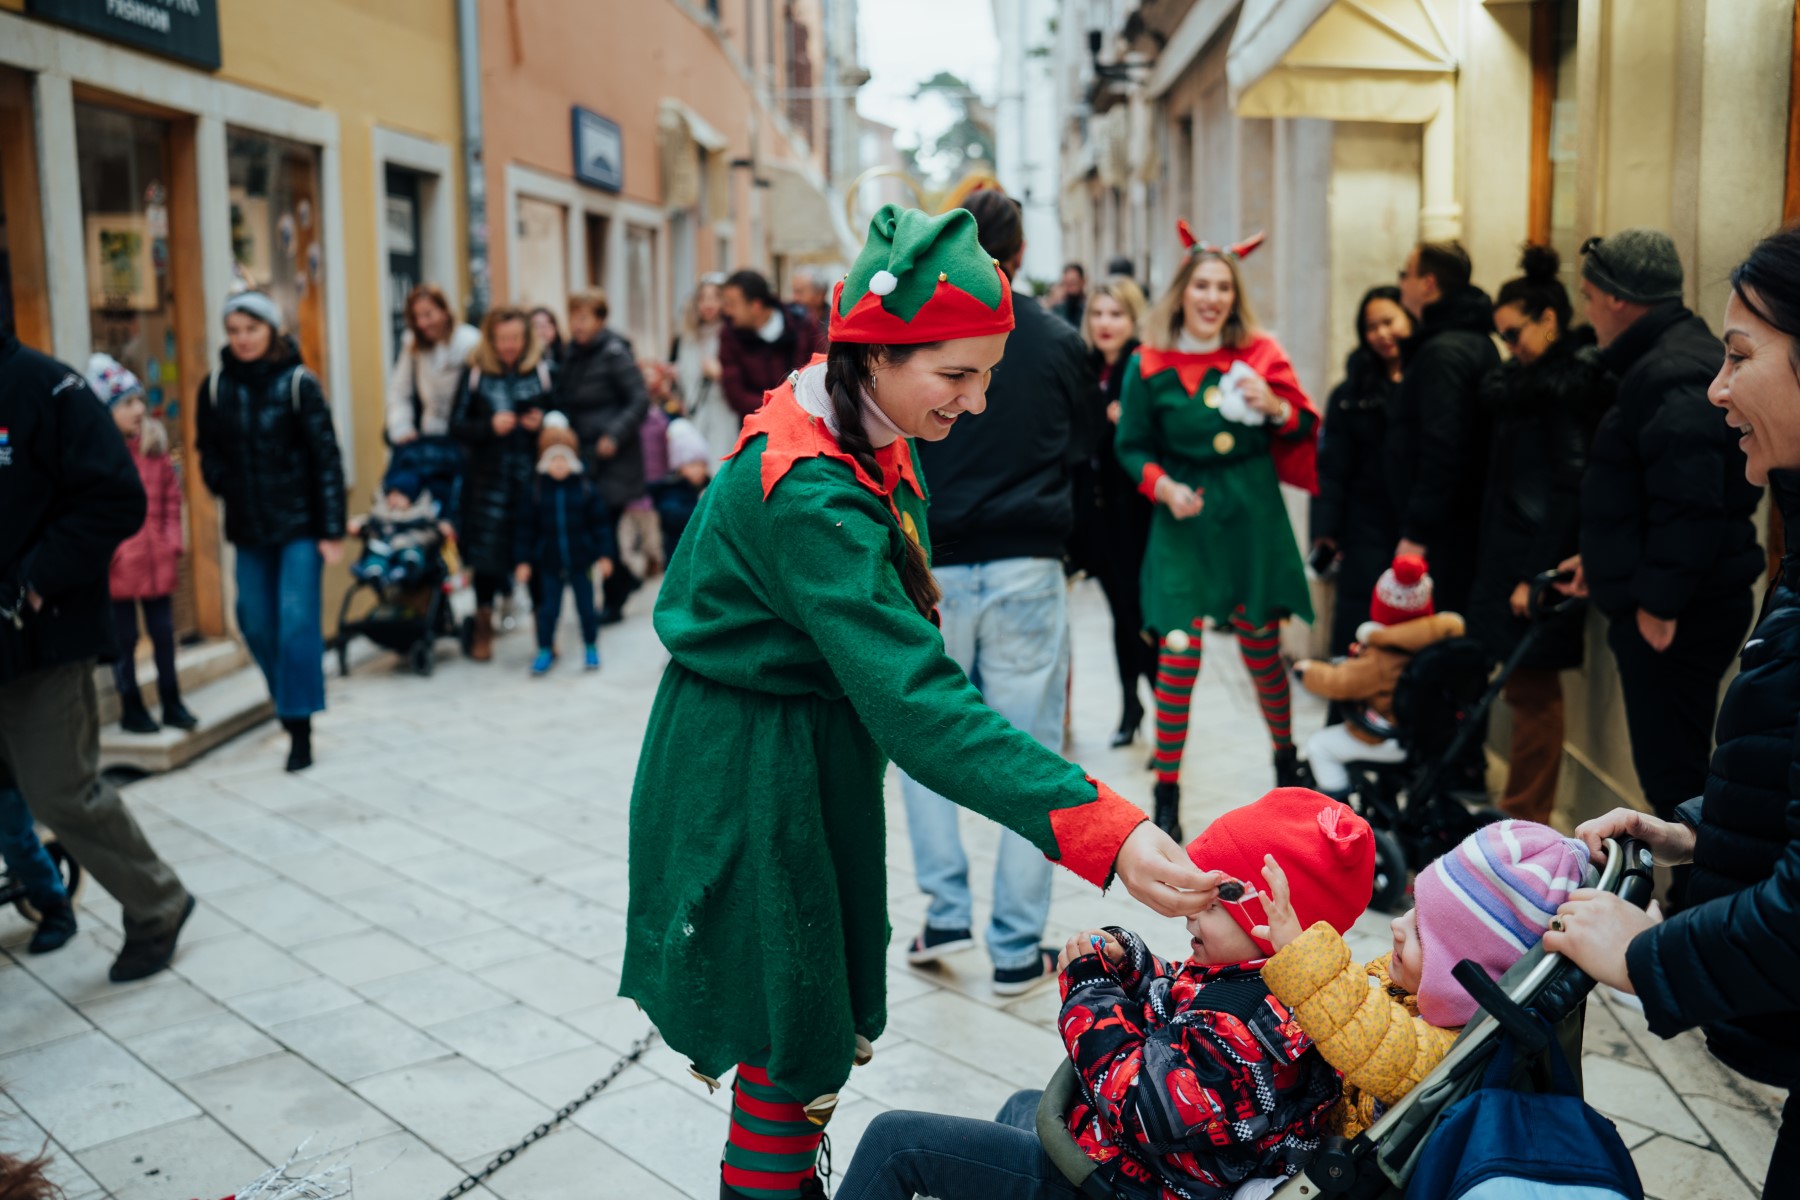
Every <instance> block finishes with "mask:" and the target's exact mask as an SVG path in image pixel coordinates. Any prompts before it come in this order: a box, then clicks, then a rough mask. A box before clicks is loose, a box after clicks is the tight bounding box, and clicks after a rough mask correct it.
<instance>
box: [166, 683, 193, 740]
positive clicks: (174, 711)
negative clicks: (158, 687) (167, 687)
mask: <svg viewBox="0 0 1800 1200" xmlns="http://www.w3.org/2000/svg"><path fill="white" fill-rule="evenodd" d="M162 723H163V724H164V725H167V726H168V727H169V728H171V729H180V730H182V731H184V732H186V731H191V730H194V729H198V728H199V727H200V718H199V717H196V716H195V715H194V714H193V713H191V712H189V711H188V707H187V705H185V704H183V703H182V702H181V696H180V695H179V694H177V693H174V692H170V693H168V694H167V695H165V696H163V698H162Z"/></svg>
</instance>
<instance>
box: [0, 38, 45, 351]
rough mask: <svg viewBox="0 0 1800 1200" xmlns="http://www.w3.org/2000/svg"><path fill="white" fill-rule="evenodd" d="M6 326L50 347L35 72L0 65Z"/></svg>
mask: <svg viewBox="0 0 1800 1200" xmlns="http://www.w3.org/2000/svg"><path fill="white" fill-rule="evenodd" d="M7 329H10V330H12V331H13V332H14V333H16V334H17V335H18V338H19V340H20V341H21V342H23V343H25V344H26V345H27V346H30V347H32V348H34V349H37V350H42V351H45V352H46V353H48V352H49V351H50V350H51V349H52V346H51V343H50V288H49V279H48V276H47V275H46V273H45V265H44V225H43V221H42V220H41V219H40V213H39V201H38V176H37V130H36V119H35V116H34V114H33V111H32V99H31V77H30V76H29V75H27V74H25V73H24V72H23V71H13V70H8V69H6V68H3V67H0V330H7Z"/></svg>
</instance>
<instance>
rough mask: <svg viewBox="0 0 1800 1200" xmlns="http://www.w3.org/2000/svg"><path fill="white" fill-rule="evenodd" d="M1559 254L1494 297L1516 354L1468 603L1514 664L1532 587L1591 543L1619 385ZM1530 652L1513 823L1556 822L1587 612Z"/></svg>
mask: <svg viewBox="0 0 1800 1200" xmlns="http://www.w3.org/2000/svg"><path fill="white" fill-rule="evenodd" d="M1558 265H1559V263H1558V261H1557V256H1556V251H1554V250H1552V249H1550V248H1548V247H1546V246H1527V247H1526V248H1525V254H1524V258H1523V260H1522V261H1521V263H1520V266H1521V267H1522V268H1523V269H1524V272H1525V273H1524V274H1523V275H1521V276H1519V277H1518V278H1516V279H1511V280H1508V281H1507V282H1506V283H1505V284H1504V285H1502V286H1501V288H1500V291H1499V294H1498V295H1497V296H1495V298H1494V329H1495V331H1496V332H1498V333H1499V335H1500V340H1501V341H1503V342H1505V343H1506V344H1507V345H1508V346H1510V347H1511V348H1512V358H1511V359H1509V360H1508V361H1507V362H1504V363H1502V364H1501V365H1500V366H1498V367H1496V368H1494V369H1493V370H1492V371H1490V372H1488V374H1487V377H1486V378H1485V379H1483V381H1482V385H1481V403H1482V408H1483V410H1484V411H1485V413H1486V419H1487V421H1488V423H1489V424H1490V427H1491V428H1492V430H1493V434H1492V440H1491V449H1490V452H1489V457H1488V471H1487V494H1486V496H1485V497H1484V498H1483V500H1482V519H1481V567H1480V570H1479V571H1478V572H1477V573H1476V576H1475V590H1474V594H1473V596H1472V597H1471V599H1470V602H1469V611H1468V614H1467V615H1468V618H1469V632H1470V633H1471V634H1472V635H1473V636H1474V637H1476V638H1479V639H1480V640H1481V642H1482V644H1483V645H1484V646H1486V647H1487V651H1488V653H1489V654H1490V655H1491V656H1492V657H1493V659H1494V661H1496V662H1506V661H1508V660H1509V659H1510V658H1511V656H1512V653H1513V651H1514V650H1515V649H1517V648H1518V645H1519V642H1520V640H1521V639H1523V638H1524V636H1525V634H1526V631H1527V630H1529V629H1530V628H1531V625H1532V622H1533V619H1534V618H1533V616H1532V613H1531V587H1532V583H1531V581H1532V580H1533V579H1534V578H1536V577H1537V576H1538V575H1539V574H1540V573H1541V572H1544V571H1549V570H1554V569H1555V568H1556V566H1557V564H1559V563H1561V562H1562V561H1563V560H1564V559H1565V558H1567V557H1568V556H1569V555H1571V554H1573V553H1575V550H1576V548H1577V546H1578V544H1579V541H1580V535H1581V508H1580V503H1581V476H1582V472H1583V471H1584V470H1585V469H1586V467H1587V453H1588V446H1589V444H1590V443H1592V442H1593V440H1594V428H1595V426H1596V425H1598V424H1599V421H1600V414H1601V413H1603V412H1605V411H1606V407H1607V405H1608V404H1609V403H1611V400H1612V379H1611V376H1610V375H1609V374H1608V373H1607V370H1606V365H1605V364H1604V363H1603V362H1602V361H1601V359H1600V351H1599V350H1598V349H1597V348H1596V347H1595V344H1594V332H1593V330H1592V329H1589V328H1588V327H1586V326H1582V327H1580V328H1575V327H1573V325H1572V322H1573V319H1574V314H1573V310H1572V308H1571V306H1570V304H1569V293H1568V291H1567V290H1566V289H1565V288H1564V287H1563V285H1562V283H1561V281H1560V280H1558V279H1557V277H1556V273H1557V267H1558ZM1542 621H1543V622H1545V624H1544V627H1542V628H1540V629H1539V630H1538V631H1537V636H1536V637H1535V638H1534V639H1533V641H1532V645H1531V648H1530V649H1529V650H1527V651H1526V652H1525V657H1524V658H1522V659H1520V660H1519V662H1518V665H1517V666H1516V667H1515V668H1514V669H1513V672H1512V674H1511V675H1509V676H1508V677H1507V680H1506V686H1505V689H1504V691H1503V692H1502V695H1503V696H1504V697H1505V699H1506V706H1507V708H1508V709H1509V710H1511V713H1512V735H1511V745H1510V747H1509V749H1508V751H1507V756H1506V764H1507V767H1506V791H1505V792H1504V793H1503V795H1502V797H1501V800H1500V808H1501V811H1503V812H1505V813H1506V815H1507V816H1510V817H1519V818H1522V819H1524V820H1527V821H1538V822H1547V821H1548V820H1549V819H1550V814H1551V811H1552V810H1553V809H1554V808H1555V806H1556V781H1557V777H1558V775H1559V774H1560V773H1561V770H1562V754H1563V693H1562V676H1561V674H1560V672H1563V671H1568V670H1573V669H1575V668H1576V667H1579V666H1580V665H1581V660H1582V652H1583V648H1584V646H1585V643H1586V640H1587V620H1586V614H1585V613H1584V612H1583V611H1582V610H1581V609H1580V608H1579V607H1577V608H1573V609H1570V610H1568V611H1566V612H1563V613H1560V614H1557V615H1555V616H1550V617H1545V618H1542Z"/></svg>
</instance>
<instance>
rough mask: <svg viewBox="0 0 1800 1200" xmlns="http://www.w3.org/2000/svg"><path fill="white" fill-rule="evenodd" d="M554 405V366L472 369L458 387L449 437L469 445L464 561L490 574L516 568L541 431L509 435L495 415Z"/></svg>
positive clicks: (460, 532) (519, 429)
mask: <svg viewBox="0 0 1800 1200" xmlns="http://www.w3.org/2000/svg"><path fill="white" fill-rule="evenodd" d="M549 405H550V367H549V365H548V364H547V363H536V364H533V365H531V366H530V367H529V368H528V369H526V370H517V369H514V370H511V371H506V372H503V373H492V372H485V371H481V370H478V369H476V368H474V367H471V368H469V370H467V371H466V372H464V373H463V378H462V382H461V383H459V384H458V385H457V388H456V404H455V406H454V407H453V408H452V409H451V417H450V435H451V436H452V437H454V438H456V439H458V440H459V441H461V442H463V443H464V444H466V445H467V446H468V447H469V468H468V473H467V474H466V475H464V477H463V489H462V522H461V524H459V525H458V526H457V527H456V543H457V548H458V550H460V551H461V553H462V557H463V561H464V562H466V563H468V564H469V565H470V566H471V567H472V568H474V569H475V570H477V571H481V572H484V573H489V574H495V575H499V574H504V573H506V572H508V571H511V570H512V569H513V566H514V565H515V560H514V558H513V536H514V530H515V527H516V523H517V521H518V515H519V505H520V504H521V503H522V501H523V499H524V495H525V489H526V488H527V487H528V486H529V485H530V483H531V472H532V468H533V466H534V465H535V464H536V462H537V441H538V435H537V434H536V433H533V432H531V431H530V430H527V429H526V428H525V427H524V426H523V425H515V426H513V428H512V431H511V432H510V433H507V434H505V435H504V436H502V435H500V434H497V433H495V432H494V416H495V414H497V413H503V412H509V413H515V414H524V413H527V412H530V411H533V410H542V409H545V408H547V407H549Z"/></svg>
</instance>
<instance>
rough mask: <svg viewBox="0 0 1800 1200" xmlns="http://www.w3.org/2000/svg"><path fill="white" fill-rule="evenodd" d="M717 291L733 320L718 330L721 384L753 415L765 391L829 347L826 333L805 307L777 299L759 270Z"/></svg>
mask: <svg viewBox="0 0 1800 1200" xmlns="http://www.w3.org/2000/svg"><path fill="white" fill-rule="evenodd" d="M719 296H720V307H721V308H722V309H723V311H724V314H725V319H726V321H727V322H729V323H730V325H731V328H729V329H727V330H725V331H724V332H723V333H721V334H720V335H719V386H720V387H721V388H722V389H723V390H724V392H725V399H726V400H728V401H730V402H731V407H733V408H735V409H737V410H738V412H739V413H740V414H741V415H743V416H749V415H750V414H751V413H753V412H755V411H756V410H757V409H759V408H761V407H762V403H763V393H764V392H766V391H768V390H769V389H770V388H773V387H778V386H780V384H781V381H782V380H784V379H786V378H787V377H788V374H789V373H790V372H793V371H798V370H799V369H800V368H801V367H804V366H805V365H806V364H807V363H809V362H811V361H812V357H813V355H814V354H823V353H824V352H825V335H824V334H823V333H822V332H821V331H820V329H819V323H818V322H817V321H815V320H814V319H813V318H812V317H810V316H808V315H807V313H806V310H805V309H802V308H800V307H799V306H798V305H793V304H783V303H781V302H780V301H779V300H777V299H776V298H775V291H774V289H773V288H771V287H770V286H769V281H768V280H767V279H765V278H763V277H762V275H760V274H758V273H757V272H755V271H739V272H738V273H737V274H735V275H733V276H732V277H731V278H729V279H727V280H726V281H725V286H724V287H723V288H722V289H720V292H719Z"/></svg>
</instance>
